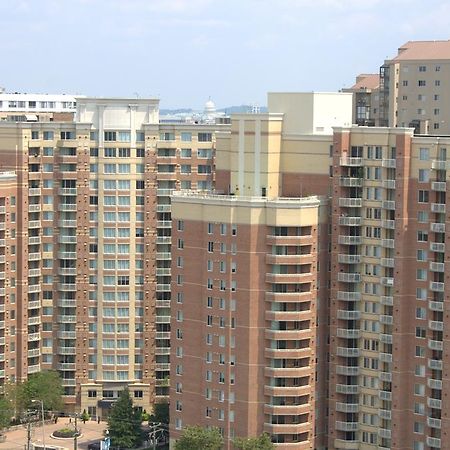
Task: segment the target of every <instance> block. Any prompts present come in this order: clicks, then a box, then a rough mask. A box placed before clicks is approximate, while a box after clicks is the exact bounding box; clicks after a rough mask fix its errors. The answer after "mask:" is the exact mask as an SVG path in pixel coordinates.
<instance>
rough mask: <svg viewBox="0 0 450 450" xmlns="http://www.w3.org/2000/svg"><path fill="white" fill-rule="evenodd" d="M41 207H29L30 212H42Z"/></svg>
mask: <svg viewBox="0 0 450 450" xmlns="http://www.w3.org/2000/svg"><path fill="white" fill-rule="evenodd" d="M40 210H41V205H28V212H40Z"/></svg>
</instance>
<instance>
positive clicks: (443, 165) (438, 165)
mask: <svg viewBox="0 0 450 450" xmlns="http://www.w3.org/2000/svg"><path fill="white" fill-rule="evenodd" d="M431 168H432V169H434V170H446V169H447V161H441V160H439V159H434V160H433V161H431Z"/></svg>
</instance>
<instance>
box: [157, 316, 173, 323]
mask: <svg viewBox="0 0 450 450" xmlns="http://www.w3.org/2000/svg"><path fill="white" fill-rule="evenodd" d="M155 322H156V323H170V316H156V317H155Z"/></svg>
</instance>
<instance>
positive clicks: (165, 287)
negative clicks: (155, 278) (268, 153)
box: [156, 284, 170, 292]
mask: <svg viewBox="0 0 450 450" xmlns="http://www.w3.org/2000/svg"><path fill="white" fill-rule="evenodd" d="M166 291H170V284H157V285H156V292H166Z"/></svg>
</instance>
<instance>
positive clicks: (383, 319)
mask: <svg viewBox="0 0 450 450" xmlns="http://www.w3.org/2000/svg"><path fill="white" fill-rule="evenodd" d="M380 322H381V323H382V324H384V325H392V324H393V323H394V318H393V317H392V316H388V315H381V316H380Z"/></svg>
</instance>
